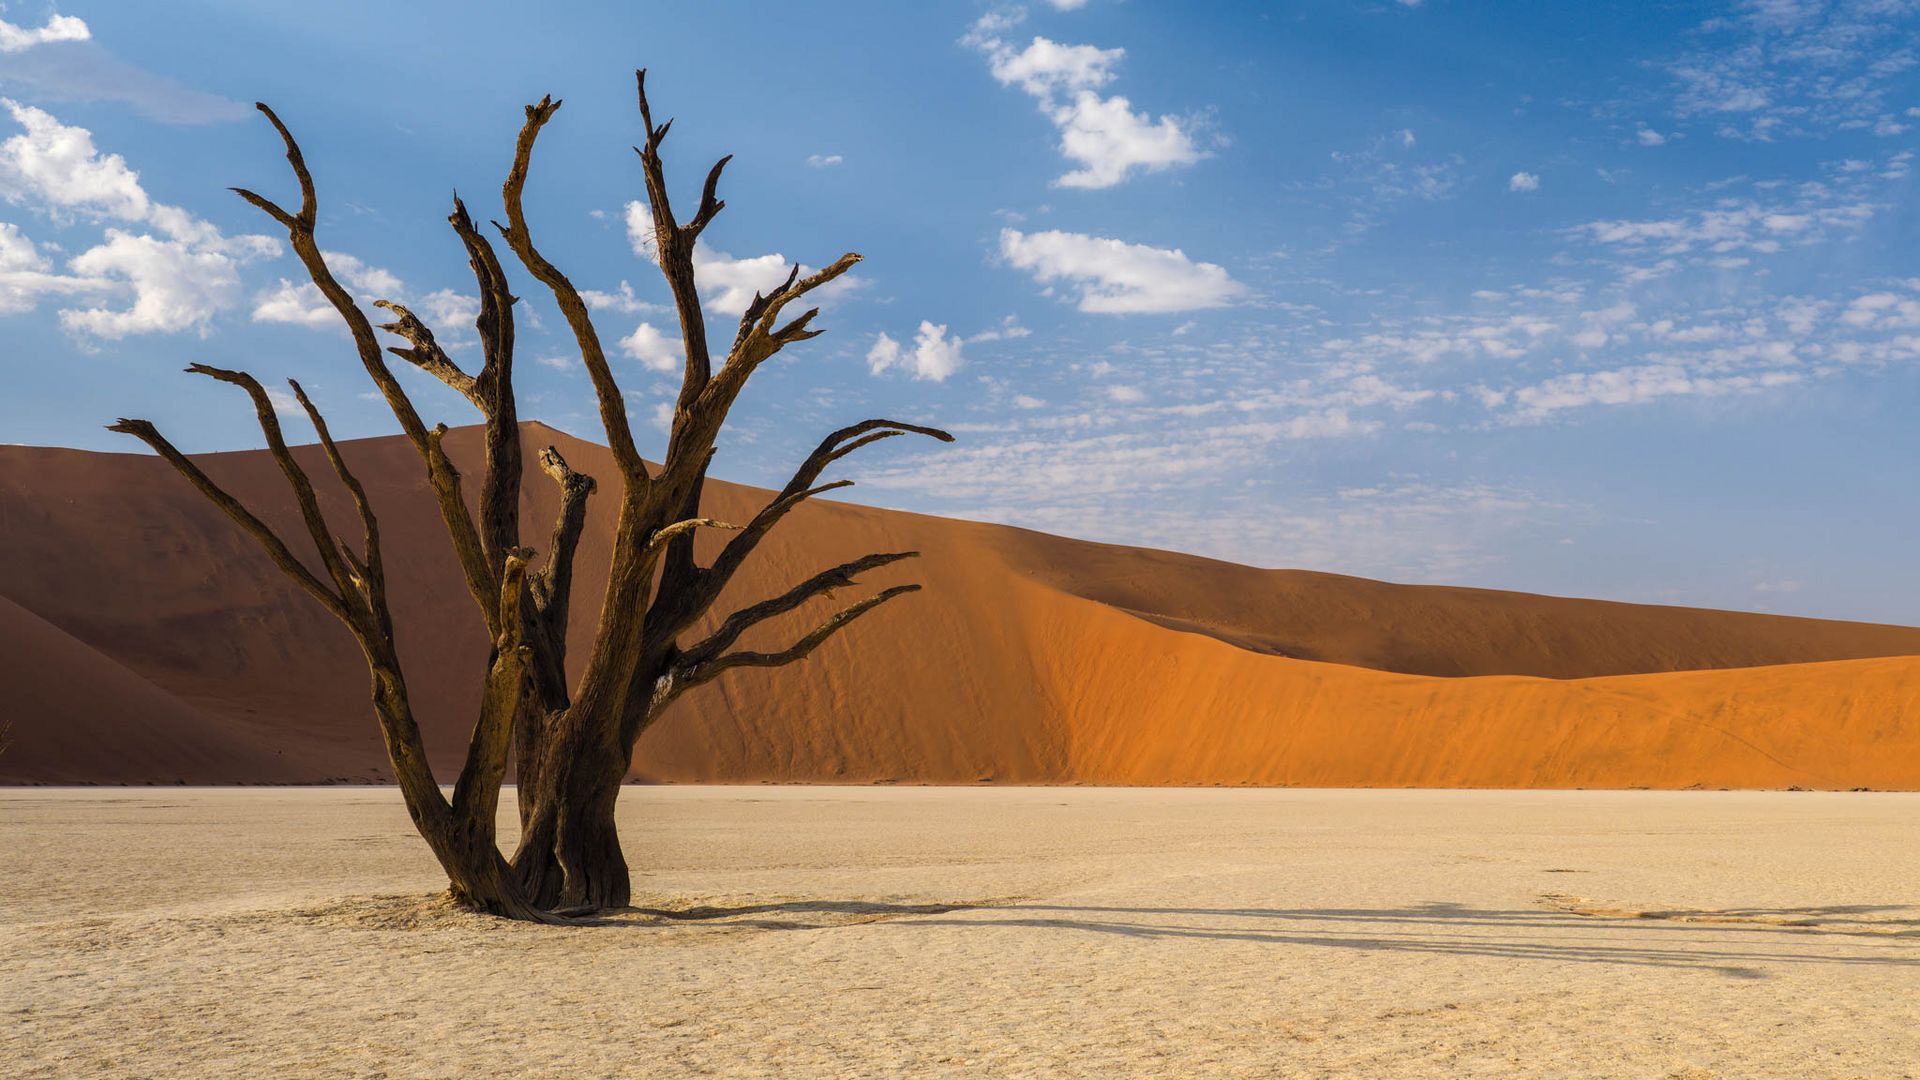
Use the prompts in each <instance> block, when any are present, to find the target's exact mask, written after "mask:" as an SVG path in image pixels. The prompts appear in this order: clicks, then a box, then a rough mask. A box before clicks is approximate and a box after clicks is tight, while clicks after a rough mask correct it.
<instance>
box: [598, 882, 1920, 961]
mask: <svg viewBox="0 0 1920 1080" xmlns="http://www.w3.org/2000/svg"><path fill="white" fill-rule="evenodd" d="M1902 910H1910V908H1909V906H1908V905H1899V904H1855V905H1826V906H1812V907H1799V908H1766V907H1750V908H1730V909H1724V910H1718V911H1704V910H1702V911H1693V910H1676V911H1647V912H1641V911H1618V912H1616V911H1606V912H1603V913H1599V914H1595V913H1587V912H1576V911H1570V910H1566V909H1563V908H1556V907H1539V908H1516V909H1499V908H1477V907H1470V906H1467V905H1464V904H1457V903H1450V902H1443V901H1434V902H1428V903H1423V904H1418V905H1414V906H1412V907H1405V908H1257V907H1237V908H1232V907H1229V908H1217V907H1118V906H1111V907H1110V906H1096V905H1082V904H1048V903H1030V902H1025V901H1019V900H1011V901H976V902H966V903H952V904H895V903H884V902H870V901H859V900H795V901H784V902H770V903H763V904H747V905H740V906H732V907H722V906H700V907H690V908H678V909H675V908H658V907H655V908H632V909H628V910H627V911H625V912H619V913H606V914H604V915H602V916H599V917H596V918H595V919H593V920H591V921H592V922H593V923H594V924H597V925H620V926H628V927H645V926H652V927H656V928H657V927H661V926H664V925H666V924H669V923H701V924H707V925H721V926H726V927H739V928H751V929H763V930H825V929H831V928H833V927H836V926H848V925H859V924H869V923H876V922H892V923H896V924H897V925H899V926H901V927H936V926H937V927H956V928H969V929H978V928H983V927H1004V928H1019V929H1028V930H1055V931H1066V932H1073V933H1082V934H1095V935H1105V936H1114V937H1124V938H1134V939H1139V940H1161V941H1232V942H1246V943H1251V944H1259V945H1273V946H1294V947H1301V948H1331V949H1343V950H1352V951H1359V952H1372V953H1408V954H1417V955H1433V956H1468V957H1488V958H1492V959H1500V960H1543V961H1553V962H1562V963H1583V964H1608V965H1623V966H1629V967H1654V968H1679V969H1692V970H1700V971H1706V972H1712V973H1717V974H1720V975H1724V976H1726V977H1728V978H1736V979H1764V978H1768V977H1769V974H1768V972H1767V971H1766V970H1765V969H1766V968H1767V967H1771V966H1777V965H1806V964H1832V965H1839V966H1845V967H1859V966H1894V967H1920V948H1917V947H1916V945H1920V929H1898V930H1870V929H1864V928H1863V927H1865V926H1868V925H1873V926H1898V927H1913V926H1916V925H1920V919H1912V918H1906V919H1879V920H1865V919H1859V918H1852V919H1849V918H1847V916H1860V915H1871V914H1886V913H1890V912H1896V911H1902ZM634 916H640V917H641V918H642V919H644V920H645V921H636V920H635V919H634ZM950 916H953V917H950ZM1796 917H1804V918H1818V919H1821V920H1823V921H1822V922H1821V923H1819V924H1815V925H1806V924H1796V923H1793V922H1783V921H1778V920H1781V919H1791V918H1796ZM1195 920H1199V921H1198V923H1196V922H1195ZM1761 920H1765V921H1761ZM1834 922H1839V923H1843V924H1846V925H1845V926H1843V927H1839V928H1827V924H1830V923H1834ZM1328 924H1333V925H1332V927H1331V928H1329V926H1328ZM1621 931H1631V932H1632V933H1633V934H1635V935H1636V936H1640V935H1646V937H1645V939H1644V940H1637V941H1628V942H1622V941H1620V940H1618V936H1619V934H1620V932H1621ZM1835 938H1844V939H1845V942H1846V944H1847V945H1848V946H1849V947H1851V948H1853V949H1855V950H1861V951H1853V952H1837V951H1833V950H1832V949H1829V948H1823V947H1822V946H1823V945H1825V944H1826V943H1827V942H1832V941H1833V940H1834V939H1835ZM1821 939H1826V940H1825V941H1822V940H1821Z"/></svg>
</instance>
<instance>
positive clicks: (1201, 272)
mask: <svg viewBox="0 0 1920 1080" xmlns="http://www.w3.org/2000/svg"><path fill="white" fill-rule="evenodd" d="M1000 256H1001V258H1003V259H1005V260H1006V261H1007V263H1008V264H1009V265H1011V266H1014V267H1016V268H1018V269H1021V270H1025V271H1028V272H1029V273H1031V274H1032V275H1033V277H1034V280H1036V281H1039V282H1041V283H1042V284H1049V285H1050V284H1053V283H1055V282H1059V283H1063V284H1067V285H1070V286H1072V287H1073V288H1074V290H1075V292H1076V294H1077V299H1078V304H1079V308H1080V310H1081V311H1085V312H1093V313H1099V314H1108V315H1118V314H1141V313H1157V312H1174V311H1194V310H1199V309H1203V308H1216V307H1224V306H1226V305H1227V304H1230V303H1232V302H1233V301H1235V300H1237V299H1239V298H1240V297H1242V296H1244V295H1245V294H1246V292H1247V289H1246V286H1244V285H1242V284H1240V283H1239V282H1237V281H1235V280H1233V278H1232V277H1231V276H1229V275H1228V273H1227V272H1226V270H1224V269H1222V268H1221V267H1219V266H1216V265H1214V264H1213V263H1204V262H1200V263H1197V262H1194V261H1192V260H1191V259H1189V258H1187V256H1186V254H1185V253H1184V252H1182V251H1180V250H1179V249H1177V248H1156V247H1148V246H1146V245H1145V244H1129V243H1126V242H1124V241H1121V240H1112V239H1107V238H1104V237H1097V236H1087V235H1084V234H1081V233H1070V232H1059V231H1048V232H1040V233H1022V232H1020V231H1018V230H1016V229H1002V230H1000Z"/></svg>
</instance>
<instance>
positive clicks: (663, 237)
mask: <svg viewBox="0 0 1920 1080" xmlns="http://www.w3.org/2000/svg"><path fill="white" fill-rule="evenodd" d="M633 82H634V91H635V95H636V96H637V97H638V98H639V101H640V122H641V123H642V124H643V125H644V126H645V127H646V129H647V133H646V138H645V139H644V140H643V141H642V143H641V145H639V146H636V147H634V148H633V151H634V153H636V154H639V155H640V172H641V174H642V176H643V177H644V179H645V181H646V185H647V209H648V211H649V212H650V213H651V214H652V216H653V240H654V254H655V256H656V257H657V258H658V259H659V260H660V273H661V274H662V275H663V276H665V277H666V279H667V288H668V290H669V291H671V292H672V293H673V308H674V312H675V314H677V315H678V316H679V318H680V338H681V341H682V342H684V343H685V351H686V357H687V364H686V370H685V372H684V374H683V376H682V378H681V382H680V400H679V402H678V404H677V406H676V409H677V410H686V409H688V408H689V407H691V406H692V404H693V402H694V399H695V398H697V397H698V396H699V394H700V392H701V391H702V390H704V389H705V388H706V385H707V380H708V379H709V378H711V377H712V371H713V360H712V357H711V356H710V355H709V353H708V351H707V320H706V316H705V314H704V313H703V312H702V311H701V308H700V290H699V289H698V288H697V287H696V286H695V283H694V280H693V252H694V248H695V246H696V245H697V243H698V241H699V239H700V233H701V232H702V231H703V230H704V229H706V227H707V224H708V223H709V222H711V221H712V220H713V218H714V215H716V214H718V213H719V212H720V210H721V208H722V207H724V206H725V205H726V203H725V202H723V201H721V200H720V199H719V198H718V197H717V194H716V193H717V191H718V189H719V186H720V173H721V171H722V170H724V169H725V168H726V167H727V162H728V161H731V160H732V159H733V155H731V154H729V155H727V156H726V157H723V158H721V159H720V160H719V162H717V163H716V164H715V165H714V166H713V169H712V170H711V171H709V172H708V173H707V183H706V186H705V188H703V189H702V191H701V194H700V209H699V210H697V211H696V212H695V213H694V215H693V220H692V221H691V222H689V223H688V224H687V225H685V226H684V227H683V226H681V225H680V224H679V222H677V221H675V220H674V216H673V199H672V198H671V196H670V195H669V194H668V191H667V171H666V165H665V163H664V162H662V161H661V159H660V144H661V142H662V141H664V140H665V139H666V137H667V129H668V128H670V127H672V126H673V121H672V120H668V121H667V122H666V123H664V124H661V125H660V126H659V127H655V126H654V125H653V109H652V107H651V106H649V105H648V104H647V72H646V69H645V68H641V69H640V70H638V71H636V72H634V73H633ZM678 426H679V425H678V424H676V425H675V428H676V431H675V435H676V436H677V435H678V431H677V428H678ZM676 441H677V439H676ZM673 456H674V455H673V452H672V450H669V452H668V457H669V458H672V457H673Z"/></svg>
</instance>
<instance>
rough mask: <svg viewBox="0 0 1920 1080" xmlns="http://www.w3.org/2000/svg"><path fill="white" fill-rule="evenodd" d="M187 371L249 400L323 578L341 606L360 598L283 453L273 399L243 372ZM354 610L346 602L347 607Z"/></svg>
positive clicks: (309, 488)
mask: <svg viewBox="0 0 1920 1080" xmlns="http://www.w3.org/2000/svg"><path fill="white" fill-rule="evenodd" d="M187 370H188V371H190V372H192V373H193V374H195V375H205V376H207V377H208V378H211V379H217V380H219V381H220V382H223V383H228V384H230V385H233V386H238V387H239V388H241V389H242V390H245V391H246V392H247V396H248V397H250V398H252V399H253V411H254V417H255V419H257V420H258V421H259V423H260V432H261V434H263V435H265V436H266V437H267V449H268V451H269V452H271V453H272V454H273V460H274V461H275V462H276V463H277V464H279V466H280V472H281V474H282V475H284V476H285V477H286V478H287V486H288V487H289V488H291V489H292V490H293V497H294V501H295V503H297V504H298V505H299V507H300V517H301V519H302V520H303V521H305V522H306V525H307V535H308V536H309V537H311V538H312V539H313V546H314V549H315V550H316V551H318V552H319V554H320V563H321V565H323V566H325V567H326V568H327V575H328V576H329V577H331V578H333V583H334V588H335V591H336V593H337V594H338V595H339V596H340V598H341V600H342V601H343V602H348V601H349V598H350V597H359V596H360V595H361V594H360V592H359V589H358V588H357V587H356V586H355V585H354V575H353V573H352V571H351V570H350V568H349V567H348V566H347V564H346V562H345V561H344V560H342V559H341V557H340V545H339V542H338V541H337V540H336V539H335V538H334V535H333V530H332V529H331V528H330V527H329V526H328V525H327V518H326V514H325V513H323V512H322V511H321V509H320V500H319V499H318V497H316V496H315V495H314V493H313V482H312V481H311V480H309V479H307V472H306V470H305V469H302V468H301V467H300V463H299V462H297V461H295V460H294V459H293V452H292V451H290V450H288V449H287V440H286V436H285V435H284V434H283V433H282V432H281V430H280V417H279V415H278V414H277V413H275V412H274V409H273V399H272V398H269V397H268V396H267V391H266V388H265V387H263V386H261V385H260V380H258V379H256V378H254V377H253V376H251V375H249V374H247V373H246V372H244V371H229V370H227V369H226V368H217V367H213V366H211V365H208V364H189V365H187ZM354 606H356V605H355V604H353V603H351V602H348V607H350V608H351V607H354Z"/></svg>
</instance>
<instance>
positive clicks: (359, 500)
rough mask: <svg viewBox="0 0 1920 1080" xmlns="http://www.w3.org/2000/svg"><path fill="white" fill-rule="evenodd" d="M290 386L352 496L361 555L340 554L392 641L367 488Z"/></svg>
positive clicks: (298, 388) (314, 412)
mask: <svg viewBox="0 0 1920 1080" xmlns="http://www.w3.org/2000/svg"><path fill="white" fill-rule="evenodd" d="M287 383H288V384H289V385H291V386H292V387H293V396H294V397H296V398H298V399H299V400H300V407H301V408H303V409H305V410H306V411H307V419H308V421H310V422H311V423H312V424H313V430H314V431H315V432H318V433H319V435H320V445H321V447H322V448H323V449H325V450H326V452H327V461H328V463H329V464H331V465H332V466H333V473H334V475H335V476H337V477H339V478H340V482H341V483H342V484H344V485H346V488H347V491H348V493H349V494H351V495H352V496H353V507H354V509H355V510H356V511H358V512H359V514H360V528H361V543H362V545H363V552H364V553H363V554H362V555H361V557H360V558H358V559H355V558H354V557H353V552H352V551H351V550H350V549H348V548H347V546H346V545H345V544H342V545H340V553H341V554H342V555H343V556H345V557H346V558H347V559H348V561H349V562H352V563H353V570H354V573H355V574H356V575H357V576H358V577H359V579H360V581H361V582H362V583H364V584H363V591H364V592H365V595H366V598H367V606H368V607H369V608H371V609H372V611H373V615H374V618H375V620H376V621H377V622H378V624H379V627H380V631H381V633H382V634H384V635H385V637H386V639H387V640H388V641H389V642H391V641H392V640H393V614H392V612H391V611H389V610H388V608H387V570H386V559H385V557H384V556H383V555H382V554H381V550H380V521H379V519H378V518H376V517H374V514H373V505H372V504H371V503H370V502H368V500H367V489H366V488H365V487H364V486H363V485H362V484H361V483H360V479H359V477H357V476H355V475H354V474H353V470H351V469H349V468H347V462H346V459H345V458H343V457H341V456H340V448H339V447H338V446H336V445H334V442H333V433H332V432H331V431H329V430H327V421H326V418H325V417H323V416H321V415H320V410H319V409H317V408H315V407H314V404H313V402H312V401H311V400H309V399H308V398H307V392H306V391H305V390H304V389H302V388H301V386H300V383H299V382H298V381H296V380H293V379H288V380H287Z"/></svg>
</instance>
